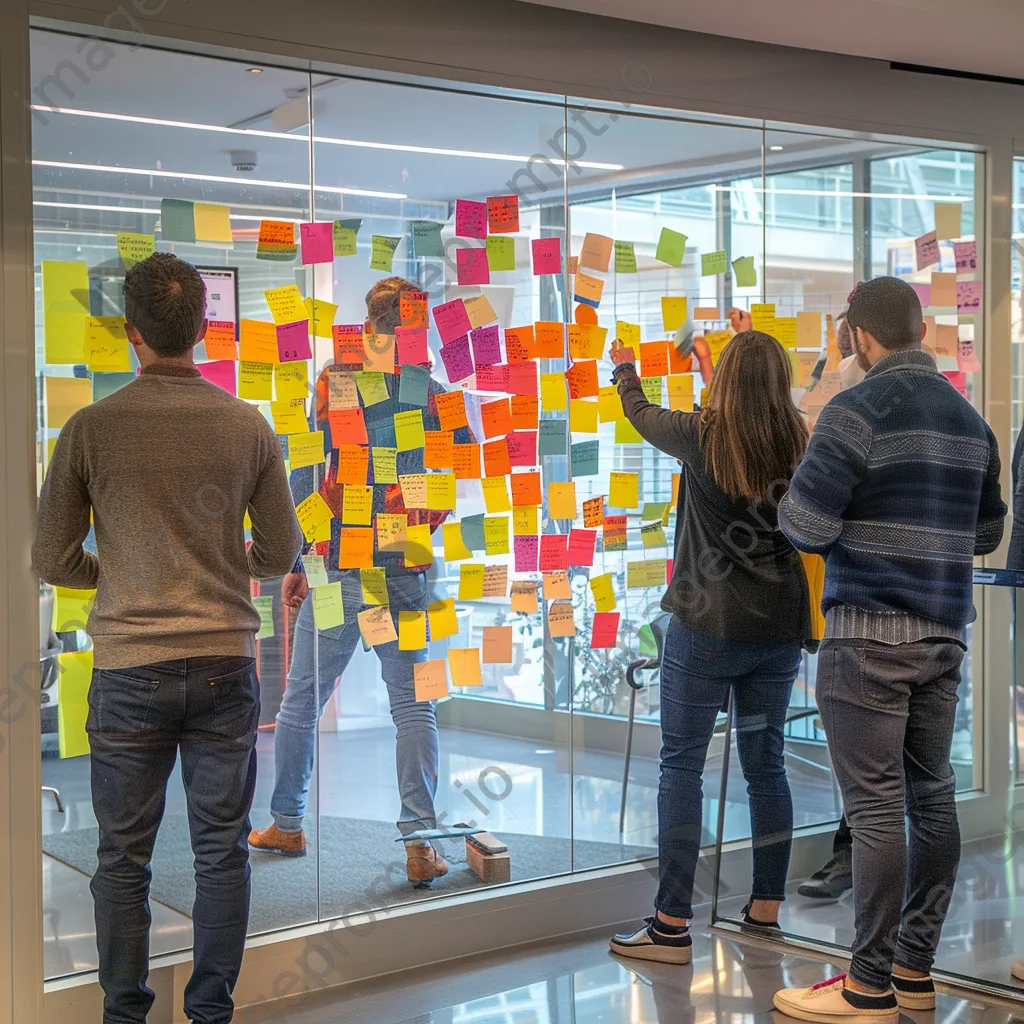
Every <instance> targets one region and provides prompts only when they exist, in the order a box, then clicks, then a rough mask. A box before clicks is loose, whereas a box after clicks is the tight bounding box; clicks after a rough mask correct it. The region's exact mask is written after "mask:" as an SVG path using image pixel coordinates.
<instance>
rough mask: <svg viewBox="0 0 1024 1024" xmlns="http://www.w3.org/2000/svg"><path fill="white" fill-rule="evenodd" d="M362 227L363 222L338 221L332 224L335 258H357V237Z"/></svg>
mask: <svg viewBox="0 0 1024 1024" xmlns="http://www.w3.org/2000/svg"><path fill="white" fill-rule="evenodd" d="M362 226H363V222H362V220H336V221H334V222H332V224H331V228H332V242H333V245H334V255H335V256H355V254H356V235H357V234H358V233H359V229H360V228H361V227H362Z"/></svg>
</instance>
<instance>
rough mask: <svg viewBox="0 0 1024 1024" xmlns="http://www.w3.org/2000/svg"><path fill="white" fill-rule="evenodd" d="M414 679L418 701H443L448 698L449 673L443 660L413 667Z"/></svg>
mask: <svg viewBox="0 0 1024 1024" xmlns="http://www.w3.org/2000/svg"><path fill="white" fill-rule="evenodd" d="M412 678H413V686H414V688H415V690H416V699H417V700H441V699H442V698H444V697H447V696H448V672H447V668H446V665H445V661H444V659H443V658H435V659H434V660H433V661H421V662H419V663H417V664H415V665H413V667H412Z"/></svg>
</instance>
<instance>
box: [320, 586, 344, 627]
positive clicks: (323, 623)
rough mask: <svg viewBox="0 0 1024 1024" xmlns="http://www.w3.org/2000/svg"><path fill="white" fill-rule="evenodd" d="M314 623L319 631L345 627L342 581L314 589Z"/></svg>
mask: <svg viewBox="0 0 1024 1024" xmlns="http://www.w3.org/2000/svg"><path fill="white" fill-rule="evenodd" d="M313 621H314V622H315V623H316V628H317V629H334V628H335V627H336V626H343V625H345V605H344V604H343V603H342V600H341V581H340V580H338V581H336V582H334V583H324V584H323V585H322V586H319V587H314V588H313Z"/></svg>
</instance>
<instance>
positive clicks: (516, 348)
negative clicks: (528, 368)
mask: <svg viewBox="0 0 1024 1024" xmlns="http://www.w3.org/2000/svg"><path fill="white" fill-rule="evenodd" d="M533 348H534V325H533V324H527V325H526V326H524V327H506V328H505V352H506V354H507V355H508V361H509V362H510V363H523V362H526V361H527V360H528V359H532V358H533V355H534V352H533Z"/></svg>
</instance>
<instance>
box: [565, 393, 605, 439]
mask: <svg viewBox="0 0 1024 1024" xmlns="http://www.w3.org/2000/svg"><path fill="white" fill-rule="evenodd" d="M599 411H600V410H599V407H598V403H597V402H591V401H589V400H587V399H585V398H574V399H572V400H571V401H570V402H569V429H570V430H571V431H572V432H573V433H574V434H596V433H597V431H598V413H599Z"/></svg>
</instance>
